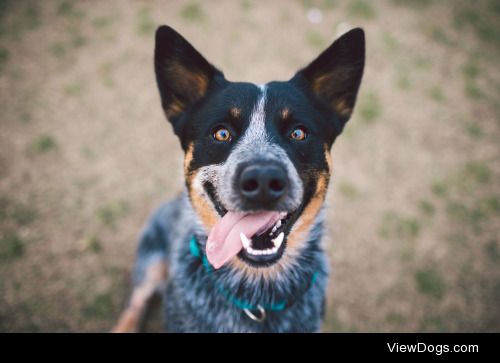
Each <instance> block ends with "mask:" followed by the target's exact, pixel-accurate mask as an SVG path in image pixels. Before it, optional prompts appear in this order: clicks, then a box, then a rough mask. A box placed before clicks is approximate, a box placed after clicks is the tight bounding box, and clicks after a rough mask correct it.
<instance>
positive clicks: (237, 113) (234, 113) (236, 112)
mask: <svg viewBox="0 0 500 363" xmlns="http://www.w3.org/2000/svg"><path fill="white" fill-rule="evenodd" d="M229 114H230V115H231V116H232V117H235V118H238V117H240V116H241V108H239V107H231V108H230V109H229Z"/></svg>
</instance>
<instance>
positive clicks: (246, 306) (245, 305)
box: [189, 236, 318, 315]
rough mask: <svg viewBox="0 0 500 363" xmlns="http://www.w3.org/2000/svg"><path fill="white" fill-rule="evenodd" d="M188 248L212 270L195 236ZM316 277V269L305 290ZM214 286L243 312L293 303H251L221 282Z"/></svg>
mask: <svg viewBox="0 0 500 363" xmlns="http://www.w3.org/2000/svg"><path fill="white" fill-rule="evenodd" d="M189 250H190V252H191V254H192V255H193V256H194V257H197V258H199V259H201V262H202V265H203V267H204V269H205V271H206V272H207V273H208V274H210V273H212V272H213V267H212V266H211V265H210V263H209V262H208V260H207V256H206V255H205V254H204V253H202V251H201V250H200V246H199V245H198V242H197V240H196V236H192V237H191V240H190V241H189ZM317 277H318V271H316V272H315V273H314V274H313V276H312V278H311V282H310V284H309V287H308V288H307V290H309V289H310V288H311V286H312V285H313V284H314V283H315V282H316V279H317ZM216 288H217V291H218V292H219V293H220V294H221V295H223V296H224V297H225V298H226V299H227V300H228V301H229V302H230V303H231V304H233V305H234V306H236V307H237V308H239V309H242V310H245V312H247V310H251V311H262V310H268V311H282V310H285V309H286V308H287V307H289V306H291V305H292V304H293V303H288V302H287V301H286V300H281V301H278V302H274V303H267V304H266V303H263V304H258V305H253V304H250V303H249V302H247V301H245V300H241V299H238V298H237V297H236V296H234V295H233V294H231V293H230V292H229V291H227V290H226V289H225V288H224V287H223V286H222V285H221V284H219V283H217V282H216ZM307 290H306V291H307ZM247 315H248V313H247Z"/></svg>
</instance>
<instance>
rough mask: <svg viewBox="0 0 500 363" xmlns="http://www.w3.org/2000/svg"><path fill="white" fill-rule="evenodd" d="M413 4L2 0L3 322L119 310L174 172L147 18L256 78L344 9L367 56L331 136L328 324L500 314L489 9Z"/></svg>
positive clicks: (38, 325) (80, 327)
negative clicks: (143, 230) (313, 16)
mask: <svg viewBox="0 0 500 363" xmlns="http://www.w3.org/2000/svg"><path fill="white" fill-rule="evenodd" d="M415 3H416V2H410V1H404V0H392V1H389V0H387V1H380V2H379V1H377V2H371V1H355V2H350V3H347V2H346V3H344V2H342V1H339V0H337V1H325V0H308V1H293V2H292V1H286V2H285V1H273V2H267V3H266V5H261V4H259V3H258V2H257V1H251V0H244V1H217V2H210V5H209V4H208V3H207V2H202V1H199V0H198V1H196V0H193V1H189V2H181V1H168V2H167V1H162V2H161V1H148V2H131V1H130V2H128V1H127V2H126V1H118V0H116V1H106V2H100V1H87V2H78V3H76V2H69V1H44V2H40V1H22V2H21V1H2V2H1V4H0V109H1V110H2V115H1V123H0V276H1V277H0V331H106V330H108V329H109V328H110V327H111V326H112V324H113V322H114V321H115V320H116V317H117V315H118V313H119V311H120V308H121V307H122V304H123V302H124V300H125V298H126V293H127V290H128V274H129V272H130V268H131V264H132V259H133V253H134V249H135V244H136V242H135V240H136V237H137V235H138V233H139V230H140V227H141V225H142V224H143V222H144V221H145V219H146V218H147V216H148V214H149V213H150V211H151V210H152V209H153V208H154V207H155V206H156V205H158V204H159V203H161V202H162V201H163V200H164V199H166V198H169V197H171V196H173V195H174V194H176V193H177V192H179V191H180V190H181V188H182V185H183V183H182V168H181V157H182V155H181V151H180V147H179V144H178V141H177V140H176V139H175V137H174V136H173V134H172V132H171V129H170V126H169V125H168V124H167V122H166V121H165V120H164V117H163V115H162V112H161V110H160V103H159V97H158V95H157V90H156V86H155V83H154V75H153V69H152V50H153V32H154V29H155V27H156V26H157V25H160V24H170V25H172V26H173V27H174V28H177V29H178V30H179V31H180V32H181V33H182V34H184V35H185V36H186V37H187V38H188V39H190V40H192V42H193V43H194V44H195V46H197V47H198V48H199V49H200V50H201V51H202V53H204V54H205V55H206V56H207V57H208V58H209V59H210V60H211V61H213V62H214V63H215V64H216V65H218V66H219V67H220V68H222V69H223V70H224V71H225V73H226V76H227V77H228V78H229V79H231V80H246V81H253V82H258V83H260V82H265V81H268V80H270V79H287V78H288V77H290V76H291V75H292V74H293V72H294V71H295V70H296V69H298V68H299V67H300V66H302V65H304V64H305V63H307V62H308V61H310V60H311V59H312V58H313V57H314V56H316V55H317V53H318V52H319V51H320V50H321V48H322V47H324V46H326V45H328V44H329V43H330V42H331V41H332V40H333V39H334V38H335V34H336V31H337V29H339V28H342V27H343V26H344V25H342V23H345V22H347V23H348V24H350V25H351V26H362V27H364V29H365V31H366V33H367V41H368V49H367V69H366V73H365V78H364V83H363V85H362V90H361V94H360V101H359V106H360V107H358V109H357V110H356V111H355V113H354V116H353V119H352V120H351V121H350V122H349V125H348V126H347V129H346V132H345V134H344V135H343V136H342V137H340V138H339V139H338V141H337V143H336V145H335V146H334V148H333V158H334V176H333V180H332V182H331V186H330V188H331V192H330V194H329V197H328V204H329V206H330V210H329V224H328V229H329V231H330V238H329V240H328V241H327V249H328V251H329V254H330V256H331V262H332V276H331V280H330V281H331V285H330V289H329V299H328V312H327V320H326V323H325V326H324V330H325V331H500V313H499V309H498V301H500V270H499V266H500V241H499V236H500V183H499V177H500V162H499V160H500V158H499V157H500V149H499V146H498V145H499V143H498V140H499V138H500V106H499V99H498V94H499V90H500V72H499V69H498V64H497V61H496V60H497V59H498V57H499V44H500V36H499V33H498V32H499V30H498V26H496V24H498V23H499V20H500V9H499V7H498V5H497V4H496V2H495V1H477V2H474V4H472V3H470V2H466V1H453V2H452V1H439V2H438V1H430V0H429V1H425V2H424V1H422V2H418V3H419V4H420V5H418V6H417V5H415ZM311 7H317V8H319V9H321V10H322V12H323V20H322V22H321V23H319V24H311V23H309V22H308V19H307V12H308V10H309V8H311Z"/></svg>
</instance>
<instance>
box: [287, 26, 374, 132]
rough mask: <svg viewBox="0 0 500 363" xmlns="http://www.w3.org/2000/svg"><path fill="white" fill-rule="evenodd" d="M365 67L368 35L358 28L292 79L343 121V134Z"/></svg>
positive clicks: (345, 35) (348, 33)
mask: <svg viewBox="0 0 500 363" xmlns="http://www.w3.org/2000/svg"><path fill="white" fill-rule="evenodd" d="M364 64H365V34H364V32H363V30H362V29H360V28H356V29H353V30H351V31H349V32H347V33H346V34H344V35H342V36H341V37H340V38H338V39H337V40H336V41H335V42H334V43H333V44H332V45H330V47H329V48H328V49H326V50H325V51H324V52H323V53H321V54H320V55H319V57H318V58H316V59H315V60H314V61H313V62H312V63H310V64H309V65H308V66H307V67H305V68H304V69H302V70H300V71H299V72H297V74H296V75H295V76H294V77H293V78H292V81H293V82H297V83H298V84H299V85H300V86H302V87H306V88H307V89H308V90H309V91H311V92H312V93H313V94H314V96H315V98H316V99H317V100H319V101H320V102H321V103H322V104H323V105H324V106H326V107H327V108H329V109H331V110H333V111H334V112H335V113H336V114H337V115H338V117H339V119H340V125H338V127H339V128H340V129H339V130H338V131H339V132H340V131H342V128H343V127H344V124H345V123H346V122H347V121H348V120H349V118H350V117H351V113H352V110H353V108H354V104H355V102H356V95H357V93H358V88H359V85H360V83H361V77H362V76H363V68H364Z"/></svg>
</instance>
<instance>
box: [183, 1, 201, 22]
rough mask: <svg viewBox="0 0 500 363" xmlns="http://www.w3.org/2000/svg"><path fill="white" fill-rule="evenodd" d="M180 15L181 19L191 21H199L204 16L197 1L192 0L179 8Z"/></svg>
mask: <svg viewBox="0 0 500 363" xmlns="http://www.w3.org/2000/svg"><path fill="white" fill-rule="evenodd" d="M180 16H181V17H182V19H184V20H186V21H188V22H192V23H196V22H200V21H202V20H204V19H205V17H206V15H205V12H204V11H203V8H202V7H201V5H200V4H199V3H197V2H192V3H189V4H187V5H185V6H184V7H183V8H182V9H181V12H180Z"/></svg>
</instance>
